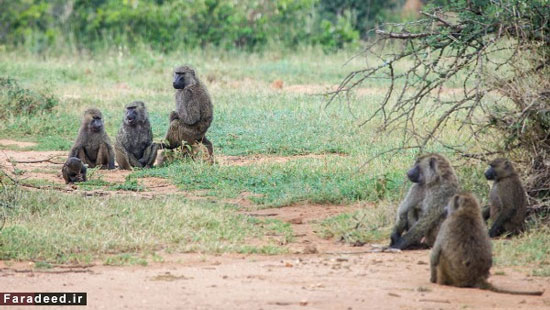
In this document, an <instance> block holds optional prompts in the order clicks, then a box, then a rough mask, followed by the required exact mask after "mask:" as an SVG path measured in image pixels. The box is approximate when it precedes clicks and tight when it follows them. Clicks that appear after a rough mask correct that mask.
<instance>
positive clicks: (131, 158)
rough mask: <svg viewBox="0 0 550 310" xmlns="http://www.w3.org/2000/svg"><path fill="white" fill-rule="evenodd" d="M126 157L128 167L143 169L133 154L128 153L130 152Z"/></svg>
mask: <svg viewBox="0 0 550 310" xmlns="http://www.w3.org/2000/svg"><path fill="white" fill-rule="evenodd" d="M126 156H128V161H129V162H130V166H132V167H139V168H141V167H143V165H142V164H141V161H140V160H138V159H137V158H136V157H135V156H134V154H132V153H130V152H126Z"/></svg>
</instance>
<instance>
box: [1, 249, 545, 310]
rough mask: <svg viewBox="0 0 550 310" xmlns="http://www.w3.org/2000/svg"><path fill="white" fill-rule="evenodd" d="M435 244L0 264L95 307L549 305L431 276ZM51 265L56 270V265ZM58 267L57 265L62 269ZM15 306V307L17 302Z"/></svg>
mask: <svg viewBox="0 0 550 310" xmlns="http://www.w3.org/2000/svg"><path fill="white" fill-rule="evenodd" d="M428 261H429V251H427V250H422V251H407V252H400V253H368V254H335V255H326V254H317V255H281V256H257V255H251V256H244V255H221V256H211V255H206V256H205V255H201V254H180V255H173V256H171V257H170V260H166V261H165V262H163V263H153V264H151V265H149V266H147V267H141V266H129V267H109V266H92V267H89V268H87V267H81V268H74V269H72V270H73V272H68V273H67V272H63V271H64V270H60V269H53V270H35V269H31V266H32V265H31V266H30V265H29V264H28V263H16V264H13V265H11V266H6V264H5V263H0V277H1V278H2V285H3V286H4V287H6V288H9V291H12V292H29V291H30V292H32V291H35V292H36V291H44V290H47V291H52V292H55V291H57V292H63V291H66V292H70V291H78V292H87V293H88V306H87V308H89V309H157V308H162V309H181V308H182V307H183V308H185V309H463V308H464V309H548V306H549V305H550V295H549V293H548V292H546V293H545V294H544V295H543V296H542V297H532V296H514V295H506V294H497V293H492V292H487V291H482V290H479V289H468V288H454V287H448V286H441V285H437V284H433V283H430V281H429V265H428ZM52 271H53V272H52ZM58 271H59V272H58ZM499 271H503V272H504V273H505V274H506V275H505V276H493V277H492V278H491V282H492V283H493V284H495V285H498V286H501V287H505V288H509V289H524V290H527V289H530V290H534V289H546V290H548V288H550V283H549V280H548V279H547V278H529V277H526V276H525V271H521V270H520V271H517V270H513V269H510V268H503V269H500V268H499ZM14 309H17V307H14Z"/></svg>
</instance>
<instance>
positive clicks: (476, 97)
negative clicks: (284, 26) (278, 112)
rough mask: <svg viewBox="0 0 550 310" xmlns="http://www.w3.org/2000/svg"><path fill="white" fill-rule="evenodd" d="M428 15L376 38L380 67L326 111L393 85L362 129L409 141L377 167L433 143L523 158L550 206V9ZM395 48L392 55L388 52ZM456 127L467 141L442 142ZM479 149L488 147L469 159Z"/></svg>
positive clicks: (369, 50) (351, 83) (354, 78)
mask: <svg viewBox="0 0 550 310" xmlns="http://www.w3.org/2000/svg"><path fill="white" fill-rule="evenodd" d="M421 15H422V18H421V19H419V20H417V21H414V22H410V23H403V24H387V25H384V26H383V27H381V28H380V29H376V31H375V33H376V34H377V36H376V37H375V38H374V39H373V41H372V42H371V43H370V44H369V45H368V46H367V47H366V48H365V50H364V55H365V56H367V57H368V58H367V59H368V60H369V59H379V60H380V61H378V62H376V63H374V64H371V65H369V66H367V67H366V68H364V69H361V70H357V71H353V72H351V73H349V74H348V75H347V76H346V77H345V78H344V79H343V80H342V82H341V83H340V85H339V86H338V88H337V89H336V90H335V91H333V92H329V93H328V95H329V99H328V102H327V105H329V104H331V103H333V102H334V100H335V99H336V98H338V96H339V95H340V94H348V93H349V92H350V91H352V90H353V89H354V88H356V87H358V86H359V85H362V84H367V83H368V82H370V81H372V80H374V79H385V80H388V82H389V86H388V87H387V89H386V90H385V94H384V96H383V99H382V100H381V102H380V103H379V104H378V105H377V107H376V108H375V109H373V111H372V112H371V113H370V115H368V116H367V117H366V118H365V119H364V120H363V121H362V122H360V124H359V126H363V125H365V124H367V123H370V122H372V121H373V120H375V119H376V120H377V121H378V120H381V125H380V127H381V129H383V130H387V131H396V130H398V131H399V132H402V133H403V136H402V142H401V143H400V145H399V146H398V147H392V146H388V147H389V149H388V150H387V151H383V152H382V153H381V154H378V155H376V156H375V158H377V157H379V156H381V155H384V154H387V153H391V152H395V151H401V150H404V149H416V150H417V151H419V152H422V151H424V150H425V149H426V148H427V147H428V145H432V146H433V145H434V144H435V145H438V146H439V147H443V148H447V149H449V150H452V151H454V152H456V153H458V154H461V155H462V156H464V157H466V158H474V159H479V160H487V159H488V157H490V156H494V155H495V154H506V155H507V156H515V159H516V160H518V161H520V162H522V163H523V164H524V167H525V168H524V169H523V170H524V174H528V175H529V177H528V178H527V180H526V183H527V188H528V192H529V194H530V195H531V196H533V197H536V198H540V197H542V196H544V197H549V196H550V82H549V79H548V74H550V68H549V67H550V6H548V5H547V3H545V1H542V0H534V1H527V0H504V1H489V2H487V1H475V0H472V1H451V4H450V5H449V6H447V7H445V8H433V9H430V10H428V11H426V12H421ZM388 43H391V44H393V47H394V48H393V49H390V51H389V52H388V49H387V48H384V47H385V46H386V45H388ZM396 46H397V48H396ZM396 49H397V51H395V50H396ZM456 85H461V87H460V88H461V89H460V91H459V89H458V88H456V87H457V86H456ZM348 104H349V102H348ZM450 125H452V126H456V127H458V129H456V128H454V127H453V129H454V130H456V132H460V137H459V139H453V140H456V141H459V142H454V143H449V141H443V140H445V139H444V138H443V137H442V135H441V133H442V131H443V130H444V129H445V128H446V127H447V126H450ZM495 137H497V138H495ZM472 140H475V141H478V142H482V143H477V144H476V147H475V150H471V149H468V148H469V147H471V145H472V144H471V143H469V142H471V141H472ZM453 144H456V145H453ZM370 161H372V159H371V160H369V162H370ZM545 199H548V198H545Z"/></svg>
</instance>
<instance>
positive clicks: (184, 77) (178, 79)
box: [166, 66, 213, 155]
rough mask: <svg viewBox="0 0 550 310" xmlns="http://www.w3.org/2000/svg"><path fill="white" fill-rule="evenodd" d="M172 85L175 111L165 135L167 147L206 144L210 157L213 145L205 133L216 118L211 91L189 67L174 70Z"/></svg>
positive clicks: (171, 115)
mask: <svg viewBox="0 0 550 310" xmlns="http://www.w3.org/2000/svg"><path fill="white" fill-rule="evenodd" d="M173 86H174V88H175V89H176V111H172V113H170V127H169V128H168V132H167V133H166V140H167V141H168V146H167V147H168V148H171V149H172V148H176V147H178V146H181V144H182V141H185V142H186V143H187V144H189V145H193V144H195V143H197V142H199V143H203V144H204V145H205V146H206V148H207V149H208V152H209V153H210V155H212V153H213V148H212V143H211V142H210V141H209V140H208V139H207V138H206V136H205V135H206V131H207V130H208V128H209V127H210V124H211V123H212V118H213V106H212V100H211V99H210V95H209V94H208V90H207V89H206V87H205V86H204V85H203V84H202V82H201V81H200V80H199V78H198V77H197V75H196V74H195V70H193V68H191V67H190V66H181V67H177V68H176V69H175V70H174V82H173Z"/></svg>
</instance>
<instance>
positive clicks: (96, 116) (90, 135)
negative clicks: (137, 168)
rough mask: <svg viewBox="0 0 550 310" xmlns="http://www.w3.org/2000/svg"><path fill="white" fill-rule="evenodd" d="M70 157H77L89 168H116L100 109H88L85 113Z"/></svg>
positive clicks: (113, 153)
mask: <svg viewBox="0 0 550 310" xmlns="http://www.w3.org/2000/svg"><path fill="white" fill-rule="evenodd" d="M69 157H77V158H79V159H80V160H81V161H82V162H83V163H85V164H87V165H88V167H89V168H94V167H96V166H99V167H101V168H108V169H114V168H115V152H114V150H113V146H112V144H111V139H109V136H108V135H107V133H106V132H105V126H104V124H103V115H102V114H101V112H100V111H99V110H98V109H88V110H86V111H85V112H84V116H83V117H82V123H81V125H80V130H79V131H78V137H77V138H76V142H75V143H74V145H73V147H72V149H71V151H70V152H69Z"/></svg>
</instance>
